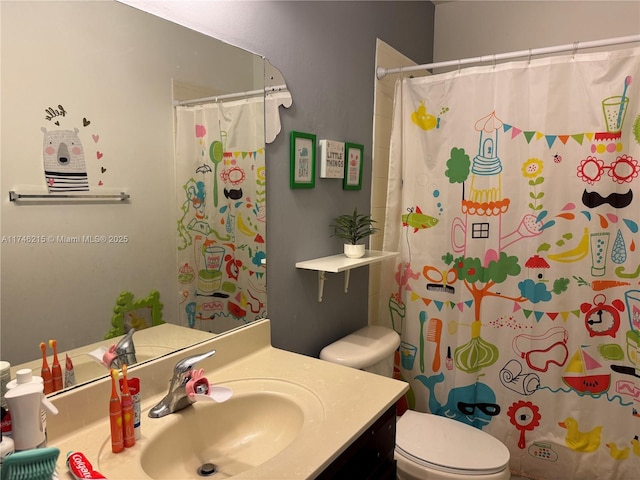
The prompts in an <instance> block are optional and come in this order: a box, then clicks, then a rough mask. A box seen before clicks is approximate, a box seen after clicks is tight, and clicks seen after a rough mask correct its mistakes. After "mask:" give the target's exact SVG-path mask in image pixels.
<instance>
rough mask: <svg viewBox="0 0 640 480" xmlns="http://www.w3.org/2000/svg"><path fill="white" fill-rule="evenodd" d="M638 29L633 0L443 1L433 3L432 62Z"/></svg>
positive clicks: (638, 8)
mask: <svg viewBox="0 0 640 480" xmlns="http://www.w3.org/2000/svg"><path fill="white" fill-rule="evenodd" d="M638 33H640V2H639V1H637V0H632V1H599V2H597V1H563V2H561V1H522V2H521V1H493V2H484V1H466V2H465V1H460V2H459V1H455V2H446V3H440V4H438V5H436V13H435V28H434V49H433V61H434V62H440V61H445V60H457V59H461V58H472V57H477V56H481V55H491V54H494V53H504V52H513V51H518V50H528V49H530V48H541V47H550V46H554V45H564V44H569V43H571V44H572V43H574V42H576V41H578V42H580V41H587V40H601V39H605V38H612V37H622V36H627V35H635V34H638ZM628 46H629V45H628ZM617 48H619V47H617Z"/></svg>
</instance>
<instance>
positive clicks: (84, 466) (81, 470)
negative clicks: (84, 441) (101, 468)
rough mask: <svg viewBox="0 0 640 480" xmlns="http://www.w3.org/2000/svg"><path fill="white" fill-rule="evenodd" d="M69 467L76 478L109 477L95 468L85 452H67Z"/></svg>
mask: <svg viewBox="0 0 640 480" xmlns="http://www.w3.org/2000/svg"><path fill="white" fill-rule="evenodd" d="M67 467H68V468H69V471H70V472H71V475H73V478H74V479H75V480H83V479H86V480H107V477H105V476H104V475H102V474H101V473H100V472H96V471H95V470H94V469H93V465H91V462H89V460H87V457H85V456H84V453H80V452H69V453H68V454H67Z"/></svg>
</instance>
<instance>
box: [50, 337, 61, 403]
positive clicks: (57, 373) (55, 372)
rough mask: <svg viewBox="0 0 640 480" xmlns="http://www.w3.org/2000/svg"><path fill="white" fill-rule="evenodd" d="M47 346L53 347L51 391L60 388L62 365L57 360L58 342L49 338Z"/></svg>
mask: <svg viewBox="0 0 640 480" xmlns="http://www.w3.org/2000/svg"><path fill="white" fill-rule="evenodd" d="M49 346H50V347H51V348H52V349H53V362H52V363H51V376H52V377H53V391H54V392H57V391H58V390H62V367H60V361H59V360H58V342H56V341H55V340H49Z"/></svg>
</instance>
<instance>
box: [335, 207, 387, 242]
mask: <svg viewBox="0 0 640 480" xmlns="http://www.w3.org/2000/svg"><path fill="white" fill-rule="evenodd" d="M375 222H376V221H375V220H372V219H371V215H364V214H359V213H358V209H357V208H354V209H353V213H352V214H351V215H340V216H339V217H336V218H334V219H333V223H332V224H331V225H330V227H331V228H333V234H332V235H331V236H332V237H338V238H342V239H344V240H347V241H348V242H349V243H350V244H351V245H356V244H357V243H358V241H359V240H362V239H363V238H366V237H368V236H369V235H373V234H374V233H376V232H377V231H378V229H377V228H374V227H373V224H374V223H375Z"/></svg>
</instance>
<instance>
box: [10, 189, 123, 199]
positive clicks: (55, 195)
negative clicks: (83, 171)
mask: <svg viewBox="0 0 640 480" xmlns="http://www.w3.org/2000/svg"><path fill="white" fill-rule="evenodd" d="M129 198H131V195H130V194H128V193H124V192H120V193H104V194H93V193H92V194H90V193H18V192H15V191H13V190H11V191H10V192H9V201H11V202H19V201H23V200H27V201H28V200H35V201H47V200H58V201H66V200H70V201H78V200H113V201H118V202H123V201H125V200H129Z"/></svg>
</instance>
